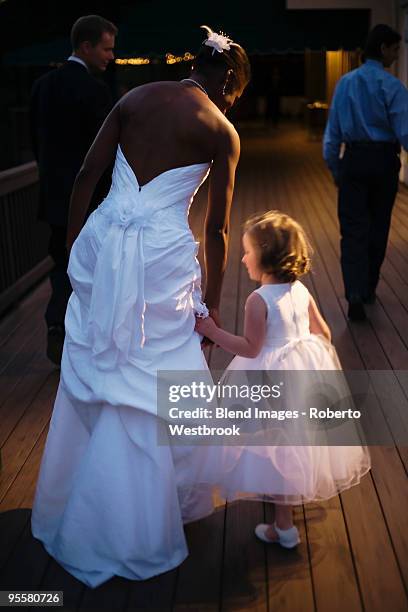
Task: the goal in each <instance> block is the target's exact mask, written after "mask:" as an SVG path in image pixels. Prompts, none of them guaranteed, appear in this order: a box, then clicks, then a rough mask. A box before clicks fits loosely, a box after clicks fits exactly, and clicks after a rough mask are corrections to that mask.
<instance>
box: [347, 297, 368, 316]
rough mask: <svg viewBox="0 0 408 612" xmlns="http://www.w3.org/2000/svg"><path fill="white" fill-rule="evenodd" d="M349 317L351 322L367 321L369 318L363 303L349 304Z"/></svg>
mask: <svg viewBox="0 0 408 612" xmlns="http://www.w3.org/2000/svg"><path fill="white" fill-rule="evenodd" d="M347 316H348V318H349V319H350V321H365V320H366V318H367V316H366V312H365V310H364V306H363V304H362V302H352V303H351V304H349V307H348V313H347Z"/></svg>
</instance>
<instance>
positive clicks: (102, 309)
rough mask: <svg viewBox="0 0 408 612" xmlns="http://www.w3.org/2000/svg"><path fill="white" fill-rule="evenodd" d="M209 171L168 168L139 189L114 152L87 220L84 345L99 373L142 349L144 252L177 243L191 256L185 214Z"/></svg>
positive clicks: (193, 167)
mask: <svg viewBox="0 0 408 612" xmlns="http://www.w3.org/2000/svg"><path fill="white" fill-rule="evenodd" d="M208 171H209V164H193V165H190V166H185V167H180V168H173V169H171V170H167V171H166V172H163V173H162V174H160V175H158V176H156V177H155V178H154V179H152V180H151V181H149V182H148V183H147V184H146V185H144V186H143V187H140V186H139V183H138V180H137V178H136V175H135V174H134V172H133V170H132V168H131V167H130V165H129V164H128V162H127V161H126V158H125V156H124V154H123V152H122V149H121V148H120V145H119V146H118V151H117V157H116V163H115V167H114V170H113V175H112V187H111V189H110V192H109V194H108V196H107V197H106V198H105V200H104V201H103V202H102V203H101V205H100V206H99V207H98V209H97V210H96V211H95V213H94V214H93V215H92V217H91V218H90V220H89V224H90V226H91V228H92V229H93V231H94V233H95V240H96V242H99V243H100V249H99V252H98V255H97V260H96V264H95V271H94V274H93V279H92V293H91V295H90V299H89V316H88V321H87V325H88V336H87V339H88V341H89V343H90V344H91V345H92V355H93V359H94V360H96V361H97V363H98V367H99V368H100V369H105V370H112V369H114V368H115V367H116V365H117V363H118V362H121V363H126V362H127V361H128V359H129V356H130V355H131V354H133V355H134V354H135V353H137V350H138V348H139V347H143V345H144V342H145V329H144V314H145V307H146V303H145V295H144V285H145V278H144V276H145V273H144V270H145V248H147V249H148V247H149V244H153V245H155V244H157V242H159V243H160V245H161V249H162V250H163V249H164V248H165V247H166V243H167V244H168V246H172V244H173V241H174V239H177V240H178V241H179V244H180V249H182V248H183V245H184V246H188V245H189V246H190V247H191V248H192V249H193V250H194V251H195V250H196V244H195V242H194V239H193V236H192V234H191V231H190V228H189V226H188V211H189V208H190V205H191V202H192V200H193V198H194V195H195V193H196V192H197V190H198V189H199V187H200V185H201V184H202V183H203V181H204V180H205V178H206V176H207V174H208ZM166 228H167V230H168V231H167V232H165V231H164V230H165V229H166ZM180 240H181V242H180ZM79 244H80V242H79ZM75 252H76V249H75V247H74V253H73V257H72V258H71V261H70V266H69V269H68V272H69V275H70V277H71V281H72V286H73V289H74V291H75V289H76V287H77V286H78V284H77V283H76V277H75ZM194 297H196V296H194ZM195 301H197V300H195ZM86 305H88V304H86Z"/></svg>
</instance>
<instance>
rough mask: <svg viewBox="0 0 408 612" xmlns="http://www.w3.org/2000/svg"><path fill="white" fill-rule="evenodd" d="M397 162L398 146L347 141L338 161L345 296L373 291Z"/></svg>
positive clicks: (385, 237)
mask: <svg viewBox="0 0 408 612" xmlns="http://www.w3.org/2000/svg"><path fill="white" fill-rule="evenodd" d="M400 167H401V164H400V161H399V157H398V155H397V149H396V147H395V146H392V145H390V144H388V145H380V144H377V143H374V144H373V145H366V146H364V145H351V146H350V147H347V148H346V151H345V154H344V157H343V159H342V160H341V162H340V170H339V196H338V215H339V221H340V233H341V242H340V248H341V268H342V272H343V281H344V288H345V294H346V298H347V300H348V301H349V302H359V301H361V300H363V299H365V298H366V297H368V296H369V295H370V294H372V293H374V292H375V289H376V286H377V283H378V279H379V275H380V268H381V265H382V262H383V261H384V257H385V251H386V248H387V241H388V233H389V229H390V223H391V212H392V207H393V205H394V201H395V196H396V194H397V190H398V173H399V169H400Z"/></svg>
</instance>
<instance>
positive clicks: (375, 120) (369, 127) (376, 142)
mask: <svg viewBox="0 0 408 612" xmlns="http://www.w3.org/2000/svg"><path fill="white" fill-rule="evenodd" d="M400 40H401V36H400V34H399V33H398V32H396V31H394V30H392V29H391V28H390V27H389V26H387V25H383V24H379V25H377V26H375V27H374V28H373V29H372V30H371V32H370V33H369V35H368V38H367V43H366V46H365V50H364V63H363V64H362V66H360V67H359V68H357V69H356V70H353V71H351V72H349V73H348V74H345V75H344V76H343V77H342V78H341V79H340V81H339V82H338V84H337V87H336V90H335V93H334V97H333V101H332V105H331V109H330V115H329V120H328V122H327V126H326V130H325V134H324V140H323V157H324V159H325V161H326V163H327V165H328V167H329V169H330V171H331V173H332V175H333V178H334V181H335V183H336V185H337V186H338V189H339V193H338V215H339V221H340V232H341V244H340V246H341V267H342V272H343V280H344V287H345V294H346V299H347V300H348V302H349V309H348V317H349V318H350V319H351V320H354V321H361V320H364V319H365V318H366V313H365V310H364V304H365V303H366V304H367V303H374V301H375V297H376V296H375V290H376V286H377V283H378V279H379V274H380V268H381V264H382V262H383V260H384V256H385V251H386V247H387V240H388V233H389V228H390V222H391V212H392V207H393V205H394V201H395V197H396V194H397V190H398V174H399V169H400V167H401V164H400V160H399V152H400V144H401V145H402V146H403V147H404V148H405V149H407V150H408V90H407V89H406V88H405V87H404V85H403V84H402V83H401V81H399V80H398V79H397V78H395V77H394V76H393V75H392V74H390V73H389V72H387V71H386V70H385V68H389V67H390V66H391V65H392V64H393V62H394V61H395V60H396V59H397V58H398V52H399V43H400ZM342 143H345V152H344V156H343V158H342V159H340V158H339V154H340V146H341V144H342Z"/></svg>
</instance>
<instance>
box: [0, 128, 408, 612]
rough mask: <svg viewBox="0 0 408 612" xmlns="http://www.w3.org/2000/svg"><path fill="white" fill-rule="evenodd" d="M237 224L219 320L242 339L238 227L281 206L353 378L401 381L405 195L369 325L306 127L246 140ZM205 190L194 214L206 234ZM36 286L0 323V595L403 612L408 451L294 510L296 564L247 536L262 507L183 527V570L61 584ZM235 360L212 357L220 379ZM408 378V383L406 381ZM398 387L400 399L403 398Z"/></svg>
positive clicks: (99, 604)
mask: <svg viewBox="0 0 408 612" xmlns="http://www.w3.org/2000/svg"><path fill="white" fill-rule="evenodd" d="M242 151H243V153H242V160H241V163H240V167H239V170H238V179H237V186H236V196H235V203H234V207H233V212H232V228H233V231H232V236H231V249H230V258H229V264H228V271H227V274H226V279H225V284H224V289H223V300H222V316H223V322H224V325H225V327H226V328H227V329H229V330H231V331H235V332H237V331H240V330H241V329H242V322H243V303H244V301H245V298H246V296H247V295H248V293H249V292H250V291H251V290H252V289H253V288H254V285H253V283H252V282H251V281H249V280H248V278H247V275H246V272H245V270H244V269H243V267H242V265H241V263H240V226H241V223H242V222H243V220H244V219H245V218H246V217H247V216H248V215H249V214H251V213H252V212H254V211H261V210H266V209H269V208H279V209H281V210H284V211H286V212H289V213H290V214H292V215H294V216H296V218H297V219H298V220H299V221H300V222H301V223H303V224H304V225H305V227H306V229H307V231H308V233H309V235H310V238H311V241H312V243H313V246H314V248H315V256H314V271H313V273H312V274H310V275H309V277H308V278H307V279H306V281H305V282H306V284H307V285H308V287H309V288H310V290H311V291H312V293H313V294H314V296H315V297H316V299H317V301H318V303H319V305H320V308H321V310H322V312H323V314H324V316H325V318H326V319H327V321H328V323H329V325H330V326H331V329H332V333H333V342H334V344H335V345H336V347H337V349H338V352H339V355H340V358H341V360H342V363H343V366H344V368H345V369H357V370H358V369H360V370H361V369H362V370H364V369H369V370H396V371H397V370H407V369H408V368H407V364H408V279H407V272H406V271H407V269H408V268H407V264H408V243H407V239H408V207H407V204H408V189H407V188H405V187H401V190H400V193H399V196H398V201H397V205H396V208H395V212H394V217H393V225H392V231H391V241H390V246H389V249H388V253H387V259H386V262H385V264H384V267H383V271H382V279H381V282H380V285H379V289H378V298H379V299H378V301H377V303H376V304H375V305H373V306H371V307H369V308H368V312H369V320H368V321H367V322H365V323H363V324H350V323H348V321H347V319H346V316H345V311H346V303H345V300H344V298H343V287H342V280H341V271H340V266H339V239H338V224H337V218H336V191H335V188H334V186H333V184H332V182H331V179H330V177H329V175H328V173H327V171H326V170H325V168H324V165H323V163H322V161H321V155H320V144H319V143H316V142H311V141H309V140H308V138H307V134H306V133H305V132H304V131H302V130H301V129H299V128H295V127H282V128H280V129H279V130H277V131H276V130H275V131H274V132H270V133H266V132H265V131H264V130H261V129H258V130H252V131H248V133H247V134H246V135H244V137H243V142H242ZM204 205H205V191H203V192H202V193H200V194H199V196H198V198H197V200H196V202H195V205H194V207H193V211H192V221H193V227H194V230H195V232H196V234H197V236H198V237H200V234H201V233H202V220H203V213H204ZM48 294H49V287H48V282H44V283H42V284H41V285H40V286H39V287H37V288H36V289H35V291H33V292H32V293H31V294H30V295H29V296H27V297H26V298H25V299H24V300H23V301H22V302H21V303H20V304H19V305H18V306H17V307H16V308H15V309H14V310H13V311H12V312H11V313H9V314H8V315H7V316H6V317H5V318H4V319H3V320H2V321H1V322H0V372H1V380H0V446H1V449H2V459H3V469H2V472H1V480H0V571H1V584H0V588H1V589H3V590H4V589H14V590H21V589H26V590H28V589H41V590H44V589H48V590H51V589H52V590H63V591H64V599H65V608H67V609H68V608H69V609H84V608H93V609H99V608H104V609H110V610H142V609H151V610H152V609H155V610H170V609H172V610H173V609H174V610H219V609H222V610H256V611H258V610H259V611H263V610H277V611H279V612H281V611H282V612H283V611H285V610H287V611H290V612H306V611H309V610H318V612H329V611H330V612H337V611H339V612H340V610H344V609H345V610H348V611H349V612H355V611H359V610H365V611H369V612H374V611H375V612H377V611H378V612H380V611H381V612H382V611H383V610H384V609H389V610H390V611H392V612H397V611H403V610H404V611H406V610H408V599H407V591H408V482H407V470H408V448H407V447H397V446H390V447H374V448H372V449H371V451H372V462H373V467H372V470H371V473H370V474H369V475H367V476H366V477H365V478H364V479H363V481H362V483H361V484H360V486H358V487H354V488H353V489H351V490H349V491H346V492H345V493H342V494H341V495H340V496H338V497H336V498H334V499H332V500H330V501H328V502H325V503H319V504H310V505H307V506H304V507H298V508H296V511H295V520H296V523H297V525H298V527H299V529H300V532H301V538H302V543H301V545H300V546H299V548H298V550H297V551H296V552H293V551H284V550H282V549H280V548H279V547H273V546H269V547H267V546H264V545H263V544H262V543H260V542H258V541H257V540H256V539H255V537H254V535H253V528H254V525H255V524H256V523H257V522H260V521H264V520H267V521H269V520H270V519H271V518H272V512H273V510H272V508H271V507H270V506H269V505H268V504H262V503H257V502H240V503H237V504H232V505H226V506H221V507H220V508H219V509H218V511H217V512H216V513H214V514H213V515H212V516H211V517H210V518H208V519H206V520H203V521H199V522H196V523H193V524H191V525H189V526H187V528H186V533H187V538H188V542H189V548H190V556H189V558H188V559H187V560H186V561H185V562H184V563H183V564H182V565H181V566H180V567H179V568H178V569H176V570H174V571H172V572H169V573H167V574H163V575H162V576H160V577H158V578H155V579H152V580H149V581H146V582H131V581H128V580H124V579H121V578H114V579H113V580H111V581H109V582H108V583H106V584H105V585H103V586H101V587H100V588H98V589H95V590H90V589H87V588H85V587H84V586H83V585H82V584H81V583H80V582H78V581H77V580H75V579H74V578H73V577H72V576H70V575H69V574H67V573H66V572H65V571H64V570H63V569H62V568H61V567H60V566H59V565H58V564H57V563H56V562H55V561H54V560H53V559H51V558H50V557H49V556H48V555H47V554H46V552H45V551H44V549H43V547H42V545H41V544H40V543H39V542H38V541H37V540H34V539H33V538H32V536H31V534H30V524H29V518H30V508H31V505H32V500H33V494H34V490H35V484H36V479H37V475H38V469H39V462H40V459H41V455H42V450H43V446H44V442H45V439H46V435H47V429H48V423H49V419H50V415H51V410H52V405H53V399H54V396H55V392H56V388H57V384H58V377H59V372H58V370H56V369H54V368H53V366H52V365H51V364H50V363H49V362H48V361H47V359H46V358H45V356H44V349H45V325H44V323H43V312H44V308H45V303H46V301H47V296H48ZM229 359H230V358H229V357H228V356H227V355H226V354H225V353H223V352H222V351H221V350H219V349H217V350H214V351H213V352H212V354H211V355H210V362H211V365H212V366H213V367H217V368H223V367H224V366H225V365H226V363H228V360H229ZM404 380H406V379H404ZM404 380H403V381H402V382H401V394H402V395H401V397H406V396H407V395H408V388H407V386H406V385H405V383H404Z"/></svg>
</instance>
